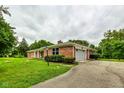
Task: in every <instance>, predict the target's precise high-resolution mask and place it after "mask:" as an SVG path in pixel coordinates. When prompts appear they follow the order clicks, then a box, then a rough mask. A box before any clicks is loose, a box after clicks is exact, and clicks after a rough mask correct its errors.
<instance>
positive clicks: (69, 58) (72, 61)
mask: <svg viewBox="0 0 124 93" xmlns="http://www.w3.org/2000/svg"><path fill="white" fill-rule="evenodd" d="M63 61H64V63H74V62H75V58H73V57H64V60H63Z"/></svg>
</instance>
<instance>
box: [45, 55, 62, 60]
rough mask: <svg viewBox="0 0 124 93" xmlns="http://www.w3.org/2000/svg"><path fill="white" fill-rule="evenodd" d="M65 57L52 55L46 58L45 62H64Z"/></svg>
mask: <svg viewBox="0 0 124 93" xmlns="http://www.w3.org/2000/svg"><path fill="white" fill-rule="evenodd" d="M63 57H64V56H63V55H51V56H46V57H45V60H46V61H48V62H63Z"/></svg>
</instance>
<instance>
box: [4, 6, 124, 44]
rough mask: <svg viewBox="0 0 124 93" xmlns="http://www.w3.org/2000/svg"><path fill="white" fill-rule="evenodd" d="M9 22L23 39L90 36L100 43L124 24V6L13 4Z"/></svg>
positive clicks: (91, 39) (82, 37)
mask: <svg viewBox="0 0 124 93" xmlns="http://www.w3.org/2000/svg"><path fill="white" fill-rule="evenodd" d="M9 11H10V13H11V14H12V16H11V17H9V16H5V19H6V20H7V22H9V23H10V24H11V25H12V26H14V27H16V29H15V32H16V34H17V36H18V38H19V39H21V38H22V37H24V38H25V39H26V40H27V41H28V43H29V44H30V43H32V42H34V41H35V40H40V39H45V40H48V41H50V42H53V43H56V42H57V41H58V40H62V41H67V40H69V39H81V40H87V41H89V42H90V43H93V44H95V45H97V44H98V43H99V42H100V40H101V39H102V38H103V34H104V32H106V31H107V30H109V29H120V28H124V6H86V5H82V6H79V5H77V6H55V5H54V6H45V5H42V6H39V5H37V6H30V5H27V6H24V5H23V6H9Z"/></svg>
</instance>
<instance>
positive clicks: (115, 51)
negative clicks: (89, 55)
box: [98, 29, 124, 59]
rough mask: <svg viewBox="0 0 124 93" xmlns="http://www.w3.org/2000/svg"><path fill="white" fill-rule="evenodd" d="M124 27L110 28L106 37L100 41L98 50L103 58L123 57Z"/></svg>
mask: <svg viewBox="0 0 124 93" xmlns="http://www.w3.org/2000/svg"><path fill="white" fill-rule="evenodd" d="M123 46H124V29H120V30H118V31H117V30H113V31H111V30H108V31H107V32H105V34H104V39H102V40H101V42H100V43H99V48H98V49H99V50H98V52H99V53H101V56H102V57H103V58H118V59H120V58H123V56H124V52H123V51H124V49H123Z"/></svg>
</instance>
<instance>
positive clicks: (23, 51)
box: [18, 38, 29, 57]
mask: <svg viewBox="0 0 124 93" xmlns="http://www.w3.org/2000/svg"><path fill="white" fill-rule="evenodd" d="M27 50H29V47H28V44H27V41H26V40H25V38H23V39H22V41H21V42H20V44H19V46H18V51H19V53H20V54H21V55H23V56H25V57H26V56H27V53H26V51H27Z"/></svg>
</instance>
